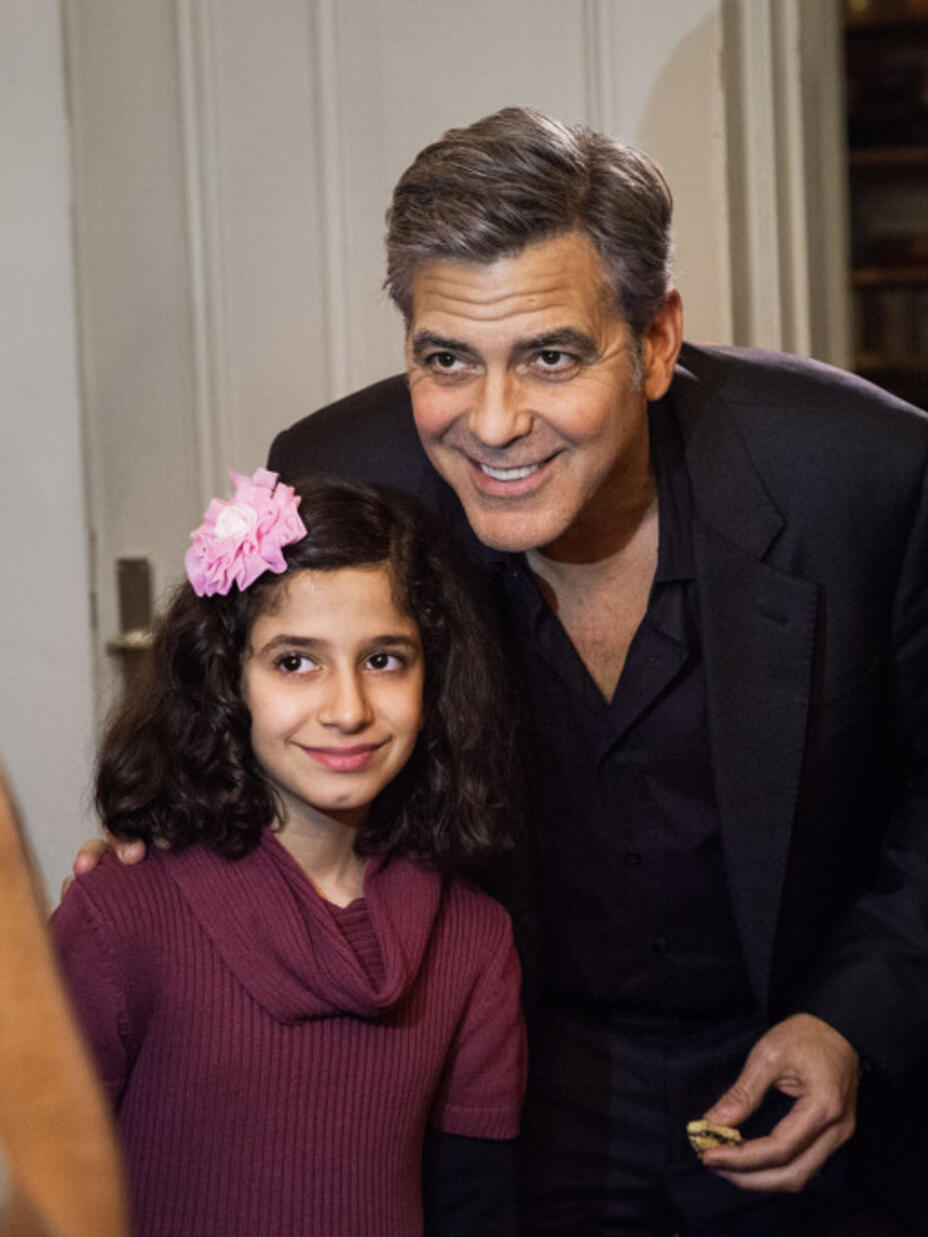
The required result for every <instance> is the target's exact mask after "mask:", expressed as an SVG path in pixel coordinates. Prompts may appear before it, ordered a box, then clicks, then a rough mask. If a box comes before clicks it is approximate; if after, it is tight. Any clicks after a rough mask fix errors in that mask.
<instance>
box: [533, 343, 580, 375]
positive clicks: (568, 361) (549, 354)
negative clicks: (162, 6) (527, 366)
mask: <svg viewBox="0 0 928 1237" xmlns="http://www.w3.org/2000/svg"><path fill="white" fill-rule="evenodd" d="M535 361H536V364H537V365H538V367H539V368H540V369H543V370H548V371H555V372H560V371H562V370H566V369H571V368H572V367H573V366H574V365H576V363H577V358H576V357H575V356H574V355H573V353H571V352H562V351H561V349H560V348H543V349H542V350H541V352H536V354H535Z"/></svg>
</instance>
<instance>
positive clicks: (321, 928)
mask: <svg viewBox="0 0 928 1237" xmlns="http://www.w3.org/2000/svg"><path fill="white" fill-rule="evenodd" d="M154 855H157V856H158V858H159V859H160V860H161V861H162V862H163V863H164V864H165V866H166V869H167V872H168V874H169V876H170V877H171V879H172V880H173V881H174V882H175V884H176V885H177V887H178V888H179V890H180V892H181V894H182V895H183V897H184V899H185V901H186V902H187V903H188V905H189V906H190V909H191V911H192V912H193V914H194V915H195V916H196V918H197V919H198V921H199V922H200V924H201V925H202V927H203V929H204V931H205V932H206V934H207V935H208V936H209V938H210V940H211V941H212V943H213V945H214V946H215V947H216V949H217V951H218V952H219V954H220V955H221V957H222V959H223V961H224V962H225V963H226V965H227V966H228V967H229V968H230V970H232V971H233V972H234V973H235V975H236V977H237V978H238V980H239V982H240V983H241V984H242V985H243V986H244V987H245V988H246V989H247V990H248V992H249V993H250V994H251V995H252V996H253V997H254V998H255V1000H256V1001H258V1002H259V1003H260V1004H261V1005H262V1006H263V1007H264V1008H265V1009H266V1010H267V1011H268V1013H270V1014H271V1015H272V1017H274V1018H276V1019H277V1020H278V1021H279V1022H285V1023H297V1022H302V1021H304V1020H305V1019H307V1018H319V1017H327V1016H331V1015H337V1014H353V1015H355V1016H357V1017H361V1018H374V1017H377V1016H378V1015H380V1014H383V1013H384V1012H385V1011H387V1010H389V1009H390V1008H391V1007H393V1006H395V1005H396V1004H397V1003H398V1002H399V1001H401V1000H402V999H403V997H404V996H405V995H406V994H407V992H408V991H409V990H410V988H411V987H412V985H413V983H414V982H415V979H416V976H417V975H418V973H419V968H420V966H421V965H422V959H423V956H424V954H425V950H426V947H427V945H428V942H429V938H430V936H431V933H432V928H433V926H434V923H435V917H436V914H437V912H438V906H439V901H440V898H441V878H440V876H439V875H438V874H437V873H436V872H433V871H430V870H428V869H426V868H423V867H420V866H418V865H416V864H414V863H412V862H411V861H410V860H408V859H391V860H384V859H377V858H375V859H371V860H370V861H369V863H368V865H367V869H366V871H365V873H364V901H365V904H366V906H367V912H368V915H369V916H370V922H371V927H372V929H373V932H374V935H375V936H376V939H377V943H378V947H379V949H380V954H381V958H382V961H383V975H382V978H380V979H378V980H374V979H372V978H371V977H370V975H369V974H368V972H367V970H366V969H365V967H364V965H363V964H362V961H361V960H360V959H359V958H358V957H357V955H356V954H355V952H354V950H353V949H352V947H351V945H350V944H349V942H348V940H347V939H346V938H345V936H344V935H343V934H342V932H341V930H340V928H339V926H338V922H337V917H336V915H333V914H332V908H331V907H330V905H329V904H328V903H327V902H326V901H325V899H323V898H322V897H321V896H320V895H319V894H318V893H317V892H316V890H315V889H314V888H313V886H312V885H311V884H310V882H309V880H308V878H307V876H306V874H305V873H304V872H303V870H302V868H301V867H300V866H299V864H298V863H297V862H296V860H295V859H293V857H292V856H291V855H290V854H289V853H288V852H287V851H286V850H285V849H284V847H283V846H282V845H281V844H280V842H278V840H277V839H276V838H275V837H274V835H273V834H272V833H271V832H270V831H269V830H265V831H264V834H263V835H262V838H261V842H260V844H259V845H258V847H257V849H256V850H254V851H252V853H251V854H250V855H246V856H245V858H244V859H236V860H226V859H223V858H221V857H220V856H219V855H216V854H214V853H213V852H212V851H209V850H207V849H205V848H204V847H202V846H192V847H190V848H189V849H188V850H184V851H180V852H174V853H164V852H157V851H153V856H152V857H154Z"/></svg>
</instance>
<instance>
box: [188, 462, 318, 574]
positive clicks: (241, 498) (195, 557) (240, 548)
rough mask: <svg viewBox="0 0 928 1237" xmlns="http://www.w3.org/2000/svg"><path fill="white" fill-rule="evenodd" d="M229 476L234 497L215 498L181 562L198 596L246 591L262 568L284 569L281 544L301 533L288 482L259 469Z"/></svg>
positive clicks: (289, 542) (296, 501) (295, 498)
mask: <svg viewBox="0 0 928 1237" xmlns="http://www.w3.org/2000/svg"><path fill="white" fill-rule="evenodd" d="M229 476H230V477H231V478H232V483H233V484H234V486H235V497H234V498H232V499H231V500H230V501H228V502H225V501H223V499H221V498H214V499H213V501H212V502H211V503H210V505H209V506H208V507H207V508H206V513H205V515H204V519H203V523H202V524H201V525H200V527H199V528H195V529H194V530H193V532H192V533H191V534H190V540H191V541H192V542H193V545H192V546H191V547H190V549H189V550H188V551H187V554H186V556H185V558H184V566H185V567H186V569H187V578H188V580H189V581H190V583H191V584H192V585H193V591H194V592H195V593H196V594H197V596H198V597H211V596H212V595H213V594H214V593H222V594H223V595H224V594H226V593H228V592H229V590H230V589H231V588H232V585H233V584H237V585H238V587H239V589H246V588H248V586H249V585H250V584H253V583H254V582H255V580H257V578H258V576H260V575H263V574H264V573H265V571H273V572H276V573H277V574H278V575H279V574H280V573H281V572H283V571H286V570H287V561H286V559H285V558H284V556H283V553H282V551H283V547H284V546H287V545H292V544H293V543H294V542H295V541H299V540H300V539H301V538H302V537H305V536H306V525H305V524H304V523H303V521H302V520H301V519H300V517H299V515H298V514H297V508H298V507H299V505H300V499H299V497H298V496H297V495H296V494H295V493H294V492H293V486H292V485H284V484H283V482H281V483H279V484H278V481H277V473H276V472H269V471H268V470H267V469H266V468H259V469H258V471H257V472H256V473H255V475H254V476H253V477H244V476H242V474H241V473H237V472H236V471H235V469H234V468H233V469H230V471H229Z"/></svg>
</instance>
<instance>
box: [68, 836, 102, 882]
mask: <svg viewBox="0 0 928 1237" xmlns="http://www.w3.org/2000/svg"><path fill="white" fill-rule="evenodd" d="M108 850H109V843H108V842H107V840H106V838H91V839H90V841H89V842H85V843H84V845H83V846H82V847H81V848H80V850H79V851H78V852H77V858H76V859H75V860H74V867H73V871H74V875H75V876H83V875H84V873H85V872H91V871H92V870H93V869H94V868H95V867H96V866H97V864H98V863H99V862H100V860H101V859H102V858H103V856H104V855H105V854H106V852H107V851H108Z"/></svg>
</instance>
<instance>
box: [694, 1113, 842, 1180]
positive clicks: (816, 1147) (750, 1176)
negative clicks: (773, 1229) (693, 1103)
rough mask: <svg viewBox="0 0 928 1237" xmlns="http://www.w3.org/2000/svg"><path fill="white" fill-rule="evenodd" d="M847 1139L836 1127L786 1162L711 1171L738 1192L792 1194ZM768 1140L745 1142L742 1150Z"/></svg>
mask: <svg viewBox="0 0 928 1237" xmlns="http://www.w3.org/2000/svg"><path fill="white" fill-rule="evenodd" d="M781 1124H782V1123H781ZM848 1137H849V1135H848V1134H846V1133H845V1132H843V1130H842V1128H841V1127H840V1126H838V1125H834V1126H830V1127H829V1128H828V1129H826V1130H823V1131H822V1133H821V1135H820V1136H819V1137H818V1138H816V1139H814V1140H813V1142H811V1143H810V1144H809V1146H808V1147H806V1148H805V1150H804V1151H802V1152H801V1154H799V1155H797V1156H796V1157H795V1159H789V1160H787V1161H786V1162H785V1163H782V1164H781V1163H773V1164H770V1165H769V1166H767V1167H764V1168H756V1169H747V1168H746V1169H744V1170H743V1171H737V1170H728V1169H725V1170H722V1169H717V1168H715V1167H713V1169H712V1171H713V1172H715V1173H717V1174H718V1176H720V1177H724V1178H725V1180H726V1181H730V1182H731V1184H732V1185H736V1186H737V1187H738V1188H739V1189H741V1190H750V1191H755V1192H756V1191H770V1192H772V1193H777V1194H794V1193H797V1192H798V1191H799V1190H802V1189H804V1188H805V1187H806V1186H807V1185H808V1183H809V1182H810V1181H811V1180H812V1178H813V1177H815V1176H816V1175H817V1174H818V1173H820V1172H821V1170H822V1168H823V1167H824V1165H825V1161H826V1160H827V1159H828V1157H829V1156H830V1155H831V1154H832V1153H833V1152H834V1151H836V1150H837V1148H838V1147H840V1146H841V1144H842V1143H843V1142H845V1141H846V1140H847V1138H848ZM771 1138H772V1135H771V1136H770V1137H768V1138H757V1139H752V1140H751V1142H748V1143H745V1144H744V1147H745V1148H747V1147H750V1146H751V1144H752V1143H753V1142H756V1143H768V1142H770V1141H771ZM707 1167H708V1165H707Z"/></svg>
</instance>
